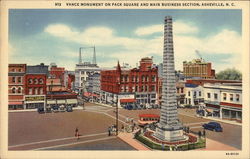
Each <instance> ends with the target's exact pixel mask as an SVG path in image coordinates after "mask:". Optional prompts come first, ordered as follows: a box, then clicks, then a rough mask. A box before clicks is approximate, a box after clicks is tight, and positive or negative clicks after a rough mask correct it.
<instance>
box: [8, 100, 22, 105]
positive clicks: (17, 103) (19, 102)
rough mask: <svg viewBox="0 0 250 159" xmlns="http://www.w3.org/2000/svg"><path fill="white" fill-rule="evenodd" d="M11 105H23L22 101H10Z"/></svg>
mask: <svg viewBox="0 0 250 159" xmlns="http://www.w3.org/2000/svg"><path fill="white" fill-rule="evenodd" d="M9 105H23V102H21V101H15V102H9Z"/></svg>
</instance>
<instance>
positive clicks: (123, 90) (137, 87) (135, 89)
mask: <svg viewBox="0 0 250 159" xmlns="http://www.w3.org/2000/svg"><path fill="white" fill-rule="evenodd" d="M149 88H151V89H150V91H155V85H152V86H150V87H149V86H141V87H139V86H135V87H134V86H133V87H130V89H132V92H138V91H140V92H144V91H145V92H147V91H149ZM121 91H122V92H128V91H129V88H128V86H125V87H124V86H122V87H121Z"/></svg>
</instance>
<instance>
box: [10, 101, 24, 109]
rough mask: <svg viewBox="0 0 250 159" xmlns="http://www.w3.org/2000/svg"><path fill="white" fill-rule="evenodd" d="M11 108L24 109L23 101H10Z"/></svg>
mask: <svg viewBox="0 0 250 159" xmlns="http://www.w3.org/2000/svg"><path fill="white" fill-rule="evenodd" d="M9 109H23V102H22V101H16V102H14V101H10V102H9Z"/></svg>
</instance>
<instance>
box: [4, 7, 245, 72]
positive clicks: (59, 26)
mask: <svg viewBox="0 0 250 159" xmlns="http://www.w3.org/2000/svg"><path fill="white" fill-rule="evenodd" d="M167 15H170V16H172V17H173V36H174V37H173V40H174V54H175V69H176V70H183V68H182V67H183V66H182V63H183V61H191V60H192V59H194V58H199V56H198V55H197V54H196V51H195V50H198V51H199V53H200V55H201V56H202V58H203V59H205V61H206V62H211V63H212V67H213V69H215V70H216V72H219V71H221V70H224V69H226V68H233V67H234V68H236V69H238V70H242V67H241V63H242V62H241V57H242V46H241V45H242V44H241V43H242V30H241V28H242V13H241V10H235V9H234V10H226V9H223V10H211V9H209V10H205V9H202V10H187V9H186V10H185V9H177V10H175V9H164V10H158V9H157V10H156V9H155V10H153V9H140V10H132V9H119V10H118V9H117V10H116V9H112V10H109V9H105V10H102V9H98V10H95V9H79V10H78V9H74V10H72V9H57V10H55V9H34V10H33V9H10V10H9V63H26V64H28V65H36V64H39V63H45V64H47V65H49V64H50V63H52V62H54V63H56V64H57V65H58V66H59V67H65V68H66V69H67V70H74V69H75V64H76V63H78V61H79V59H78V57H79V48H80V47H92V46H95V48H96V56H97V64H98V65H99V66H100V67H113V66H116V64H117V61H118V60H119V61H120V63H121V64H123V63H128V64H130V65H131V66H132V67H135V66H136V63H139V61H140V59H141V58H143V57H152V56H153V61H154V63H155V64H159V63H161V62H162V55H163V30H164V17H165V16H167ZM82 54H83V61H89V62H91V61H92V56H93V49H91V48H86V49H83V50H82Z"/></svg>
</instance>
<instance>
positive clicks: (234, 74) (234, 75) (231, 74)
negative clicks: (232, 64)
mask: <svg viewBox="0 0 250 159" xmlns="http://www.w3.org/2000/svg"><path fill="white" fill-rule="evenodd" d="M216 79H219V80H242V73H241V72H240V71H239V70H236V69H235V68H227V69H225V70H223V71H220V72H219V73H217V74H216Z"/></svg>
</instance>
